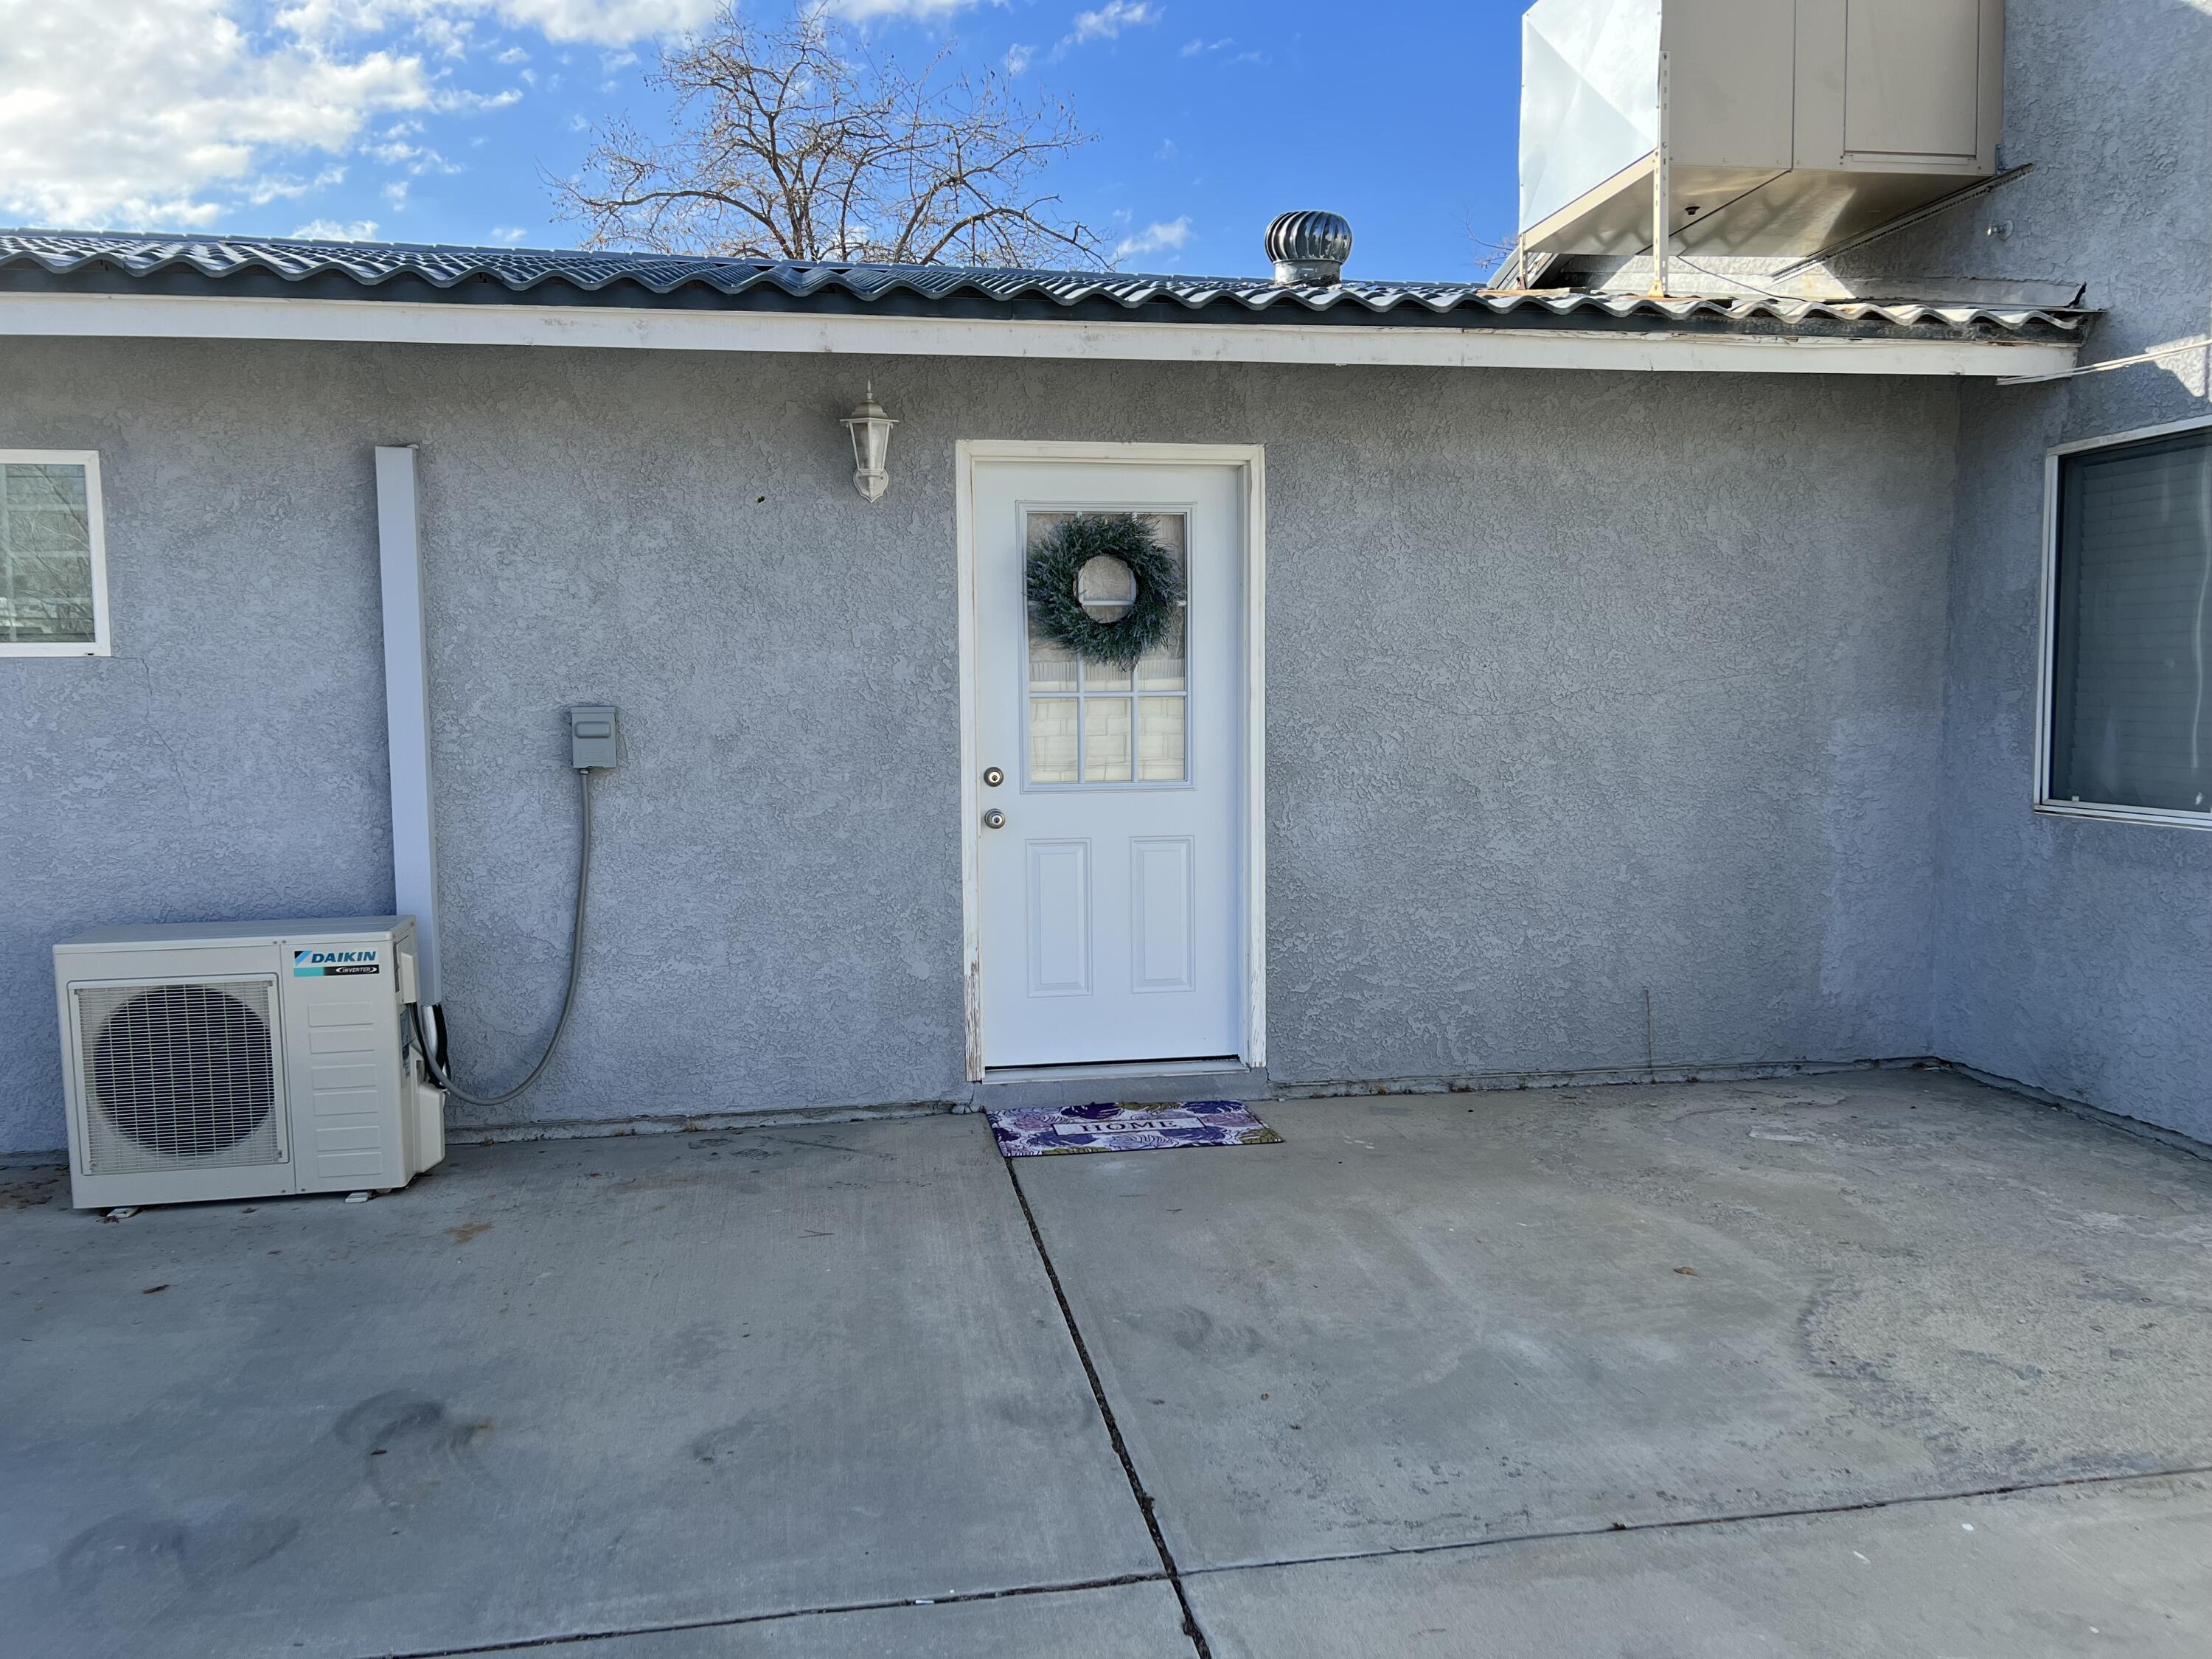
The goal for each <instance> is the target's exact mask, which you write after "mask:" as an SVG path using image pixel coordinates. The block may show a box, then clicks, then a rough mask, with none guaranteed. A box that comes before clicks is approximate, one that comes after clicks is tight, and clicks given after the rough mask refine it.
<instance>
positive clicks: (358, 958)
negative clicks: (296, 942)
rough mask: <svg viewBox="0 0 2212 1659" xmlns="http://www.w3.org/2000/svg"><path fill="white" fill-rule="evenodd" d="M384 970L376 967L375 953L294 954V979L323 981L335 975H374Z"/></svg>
mask: <svg viewBox="0 0 2212 1659" xmlns="http://www.w3.org/2000/svg"><path fill="white" fill-rule="evenodd" d="M381 971H382V969H380V968H378V966H377V965H376V952H375V951H293V952H292V977H293V978H294V979H322V978H325V977H326V976H328V975H334V974H374V973H380V972H381Z"/></svg>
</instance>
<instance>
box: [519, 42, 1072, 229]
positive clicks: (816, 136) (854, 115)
mask: <svg viewBox="0 0 2212 1659" xmlns="http://www.w3.org/2000/svg"><path fill="white" fill-rule="evenodd" d="M948 50H949V48H948ZM647 80H648V82H650V83H651V84H653V85H654V86H657V87H659V88H664V89H665V90H666V91H667V92H669V93H671V94H673V96H674V100H675V131H673V132H672V133H671V136H670V137H667V138H666V139H665V140H662V141H655V140H653V139H650V138H647V137H646V136H645V135H643V134H641V132H639V131H637V129H636V128H635V126H633V125H630V124H629V122H628V121H627V120H619V119H618V120H616V121H613V122H611V123H609V124H608V125H605V126H603V127H601V128H599V130H598V131H597V132H596V133H595V134H594V137H595V140H596V142H595V143H594V144H593V146H592V153H591V155H590V156H589V157H588V158H587V159H586V162H585V165H584V168H583V170H582V171H581V172H580V173H578V174H577V175H576V176H575V177H574V178H570V179H553V180H550V184H551V186H552V189H553V191H554V195H555V197H556V199H557V201H558V202H559V204H560V205H561V206H562V209H563V210H565V212H566V213H567V215H568V216H569V217H571V218H574V219H576V220H579V221H580V222H582V223H583V224H584V225H585V227H586V230H587V235H586V246H591V247H609V246H633V247H634V246H645V247H648V248H652V249H653V250H655V251H657V252H665V253H710V254H720V255H725V256H728V257H732V258H766V259H794V260H810V261H811V260H828V261H834V262H840V263H842V262H848V261H849V262H854V263H868V264H965V265H1034V264H1074V265H1080V266H1085V267H1097V266H1099V265H1102V264H1104V263H1105V244H1104V241H1103V239H1102V238H1101V236H1100V235H1099V234H1098V233H1097V231H1095V230H1093V229H1092V228H1091V227H1089V226H1088V225H1085V224H1084V223H1082V222H1080V221H1079V220H1074V219H1071V218H1069V217H1067V216H1066V215H1064V214H1063V213H1062V212H1061V210H1060V198H1059V197H1057V196H1054V195H1049V194H1047V193H1045V192H1043V191H1040V190H1038V189H1036V181H1037V177H1038V175H1039V174H1040V173H1042V171H1043V170H1044V168H1045V167H1047V166H1048V164H1049V163H1051V162H1052V161H1054V160H1055V159H1057V158H1058V157H1060V156H1061V155H1066V153H1067V152H1068V151H1070V150H1072V149H1076V148H1077V147H1078V146H1079V145H1082V144H1086V143H1090V142H1091V135H1090V134H1088V133H1086V132H1085V131H1083V130H1082V128H1080V127H1079V126H1078V125H1076V122H1075V118H1074V115H1073V112H1071V111H1070V110H1069V109H1068V107H1067V106H1066V105H1065V104H1064V103H1057V102H1049V101H1047V102H1040V103H1037V104H1029V103H1025V102H1024V101H1023V100H1020V99H1019V98H1018V97H1017V96H1016V95H1015V94H1014V91H1013V88H1012V86H1011V85H1010V84H1009V83H1008V82H1007V81H1006V79H1005V77H1004V76H1000V74H998V73H997V72H996V71H986V72H985V73H984V74H983V75H982V76H981V77H980V78H976V77H973V76H965V75H959V76H956V75H953V74H952V73H951V70H949V69H948V67H947V62H946V55H945V52H939V54H938V55H937V57H936V58H933V59H932V60H931V61H930V62H929V63H928V64H927V65H925V66H924V68H923V69H922V70H921V73H920V74H919V75H913V76H909V75H908V74H907V73H906V72H905V71H904V70H901V69H900V68H899V67H898V66H897V64H894V63H892V62H890V60H888V59H884V60H880V61H879V60H877V59H874V58H870V57H869V56H868V55H867V54H866V51H865V49H864V48H861V47H859V46H855V45H854V43H853V42H852V41H851V40H848V37H846V36H845V35H843V34H842V33H840V32H839V31H838V29H837V27H836V24H835V22H834V21H832V20H831V19H830V18H829V17H828V16H826V15H823V14H822V13H819V12H817V11H813V10H811V9H806V8H804V7H802V9H800V10H799V12H798V13H797V14H796V15H794V16H793V17H792V18H791V19H790V20H789V21H787V22H785V23H783V24H781V25H780V26H777V27H761V26H758V25H756V24H754V23H751V22H749V21H746V20H745V19H744V18H743V17H742V16H740V15H739V14H738V10H737V9H736V8H735V7H734V6H733V5H732V6H728V7H726V9H724V10H723V12H722V13H721V15H720V16H718V17H717V18H716V19H715V20H714V22H713V23H712V24H710V25H709V26H708V27H707V28H705V29H704V30H702V31H701V32H700V33H696V34H687V35H685V36H684V37H683V38H681V39H680V40H676V41H673V42H671V44H670V45H668V46H666V47H665V48H664V49H663V51H662V52H661V58H660V64H659V68H658V69H657V70H655V71H654V72H653V74H652V75H650V76H648V77H647Z"/></svg>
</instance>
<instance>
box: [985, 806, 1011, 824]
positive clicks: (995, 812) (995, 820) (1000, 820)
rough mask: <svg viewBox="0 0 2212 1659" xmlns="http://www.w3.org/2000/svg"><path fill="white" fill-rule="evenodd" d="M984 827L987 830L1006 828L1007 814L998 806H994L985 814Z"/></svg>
mask: <svg viewBox="0 0 2212 1659" xmlns="http://www.w3.org/2000/svg"><path fill="white" fill-rule="evenodd" d="M983 827H984V828H985V829H1005V828H1006V814H1005V813H1004V812H1001V811H1000V810H999V809H998V808H997V807H995V806H994V807H993V808H992V809H991V810H990V811H987V812H986V813H984V814H983Z"/></svg>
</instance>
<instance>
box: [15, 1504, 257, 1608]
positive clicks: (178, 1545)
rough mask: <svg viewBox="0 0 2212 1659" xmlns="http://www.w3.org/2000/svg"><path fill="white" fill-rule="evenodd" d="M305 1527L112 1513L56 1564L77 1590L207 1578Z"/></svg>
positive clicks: (239, 1566) (224, 1574)
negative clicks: (172, 1578) (200, 1520)
mask: <svg viewBox="0 0 2212 1659" xmlns="http://www.w3.org/2000/svg"><path fill="white" fill-rule="evenodd" d="M299 1530H300V1527H299V1523H298V1522H296V1521H289V1520H278V1519H272V1518H265V1517H264V1518H239V1519H233V1520H228V1521H215V1522H200V1523H193V1522H185V1521H180V1520H178V1519H176V1518H174V1517H173V1516H164V1515H149V1514H143V1513H137V1514H134V1513H125V1514H122V1515H112V1516H108V1517H107V1519H106V1520H105V1521H99V1522H94V1523H93V1524H92V1525H91V1526H89V1527H87V1528H85V1529H84V1530H83V1531H82V1532H81V1533H79V1534H77V1535H76V1537H74V1538H72V1539H70V1541H69V1542H67V1543H66V1544H64V1545H63V1546H62V1547H61V1548H60V1550H59V1551H58V1552H57V1553H56V1554H55V1557H54V1567H55V1570H56V1571H58V1573H59V1574H60V1576H61V1580H62V1584H63V1587H64V1589H65V1590H67V1591H68V1592H69V1593H70V1594H72V1595H106V1594H112V1593H114V1592H116V1591H118V1590H120V1589H124V1588H125V1585H126V1584H129V1583H134V1582H135V1583H145V1582H146V1581H149V1580H155V1581H158V1580H161V1579H164V1578H171V1577H174V1578H179V1579H184V1580H187V1581H190V1582H191V1583H196V1584H204V1583H210V1582H213V1581H216V1580H221V1579H224V1578H228V1577H234V1576H235V1575H236V1574H238V1573H240V1572H243V1571H246V1569H247V1568H249V1567H252V1566H254V1565H258V1563H260V1562H263V1561H265V1560H267V1559H269V1558H270V1556H272V1555H274V1554H276V1552H277V1551H279V1550H281V1549H283V1547H285V1545H287V1544H289V1543H290V1542H291V1541H292V1540H293V1538H294V1537H295V1536H296V1535H297V1534H298V1533H299Z"/></svg>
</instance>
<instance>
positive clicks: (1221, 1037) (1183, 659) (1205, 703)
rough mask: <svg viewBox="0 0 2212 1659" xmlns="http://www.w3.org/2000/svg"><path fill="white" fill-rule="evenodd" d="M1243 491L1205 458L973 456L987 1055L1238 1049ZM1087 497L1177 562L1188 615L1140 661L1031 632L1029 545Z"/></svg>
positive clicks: (1162, 1054) (1001, 1058)
mask: <svg viewBox="0 0 2212 1659" xmlns="http://www.w3.org/2000/svg"><path fill="white" fill-rule="evenodd" d="M1244 485H1245V473H1244V471H1243V469H1242V468H1240V467H1236V466H1228V465H1137V464H1132V463H1124V462H1114V463H1082V462H1068V461H1027V460H1024V461H1008V460H979V461H978V462H977V463H976V464H975V485H974V498H973V499H974V507H973V514H974V516H973V535H974V538H975V609H976V617H975V621H976V629H975V652H976V662H975V667H976V673H975V681H974V684H975V695H976V699H977V708H976V709H975V732H976V738H977V746H976V751H975V763H976V766H977V769H978V771H979V774H980V777H979V780H978V783H977V787H976V789H975V800H976V802H977V806H976V812H977V817H978V826H977V829H976V830H975V834H976V835H977V836H979V837H980V841H979V842H978V859H977V876H978V886H977V893H976V900H977V916H976V937H977V941H978V945H979V947H980V948H979V955H980V961H981V987H980V1004H981V1054H982V1060H983V1063H984V1064H985V1065H986V1066H1052V1065H1072V1064H1079V1063H1084V1062H1099V1061H1116V1060H1183V1059H1201V1058H1212V1057H1217V1056H1224V1055H1234V1054H1239V1053H1240V1052H1241V1051H1242V1050H1243V1047H1244V1036H1243V1033H1244V1023H1243V1009H1244V983H1243V981H1244V975H1243V959H1244V951H1243V938H1242V921H1243V903H1242V875H1243V864H1244V860H1243V814H1242V810H1241V803H1242V800H1243V780H1244V777H1245V756H1244V754H1243V743H1244V738H1245V729H1246V720H1245V709H1244V704H1243V697H1244V688H1245V682H1246V675H1245V671H1244V666H1243V663H1244V653H1243V616H1244V604H1243V572H1244V548H1245V525H1244V512H1245V507H1244ZM1090 512H1099V513H1107V512H1110V513H1136V514H1137V515H1138V516H1139V518H1141V519H1142V520H1144V521H1145V522H1146V524H1147V525H1148V526H1151V528H1152V531H1153V532H1154V533H1155V535H1156V536H1158V538H1159V540H1160V542H1161V544H1163V545H1164V547H1166V548H1167V549H1168V550H1169V551H1170V553H1172V554H1174V555H1176V556H1178V557H1180V558H1181V560H1182V563H1183V567H1184V573H1185V586H1186V589H1187V594H1188V598H1187V601H1186V604H1185V605H1184V607H1183V610H1182V615H1181V616H1180V617H1178V618H1177V620H1176V623H1174V624H1171V625H1170V629H1169V630H1168V633H1167V635H1166V637H1165V638H1164V640H1163V641H1162V642H1161V643H1160V644H1159V645H1158V646H1157V647H1154V648H1153V649H1152V651H1150V652H1148V653H1146V656H1145V657H1144V659H1143V660H1141V661H1140V662H1139V663H1138V664H1137V665H1136V667H1135V668H1134V669H1133V670H1131V669H1126V668H1113V667H1108V666H1104V665H1099V664H1097V663H1091V662H1083V661H1079V660H1078V659H1076V658H1075V657H1073V655H1071V654H1070V653H1068V652H1067V651H1066V650H1065V649H1063V648H1061V647H1058V646H1056V645H1054V643H1053V642H1051V641H1048V640H1046V639H1045V638H1043V637H1042V635H1037V634H1036V633H1034V632H1033V631H1032V629H1031V627H1030V619H1029V607H1028V602H1027V599H1026V595H1025V576H1026V568H1027V559H1028V553H1029V550H1030V547H1031V546H1032V545H1034V544H1036V541H1037V539H1038V538H1040V537H1041V536H1042V535H1043V534H1045V533H1046V532H1048V531H1049V530H1050V528H1051V527H1052V526H1054V524H1055V523H1057V522H1059V521H1060V520H1064V519H1065V518H1066V516H1067V515H1069V514H1071V513H1090ZM994 772H995V773H997V774H1001V775H1003V781H1001V782H999V783H997V784H995V785H994V784H992V783H990V782H989V779H990V777H991V776H992V775H994ZM994 812H1000V813H1003V814H1004V815H1005V822H1004V823H1003V825H1001V826H1000V827H995V828H992V827H984V826H985V825H986V824H989V823H994V822H995V820H994V819H992V818H991V817H990V816H989V815H991V814H992V813H994Z"/></svg>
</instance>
